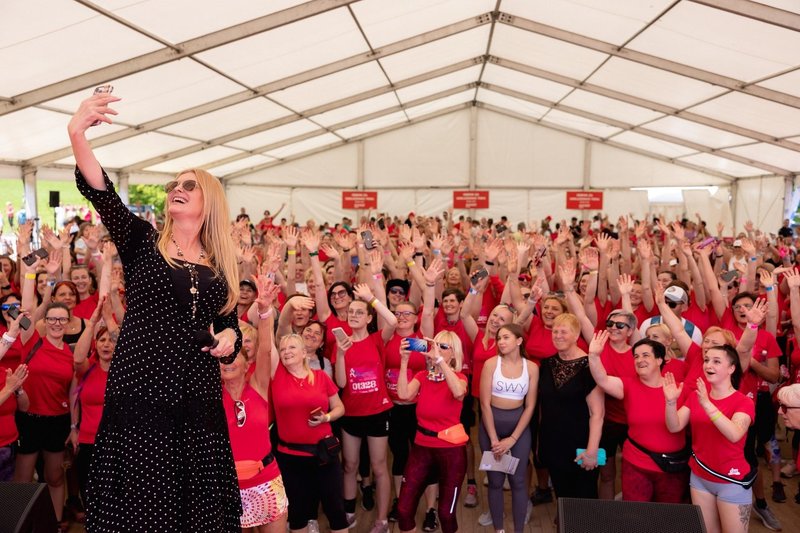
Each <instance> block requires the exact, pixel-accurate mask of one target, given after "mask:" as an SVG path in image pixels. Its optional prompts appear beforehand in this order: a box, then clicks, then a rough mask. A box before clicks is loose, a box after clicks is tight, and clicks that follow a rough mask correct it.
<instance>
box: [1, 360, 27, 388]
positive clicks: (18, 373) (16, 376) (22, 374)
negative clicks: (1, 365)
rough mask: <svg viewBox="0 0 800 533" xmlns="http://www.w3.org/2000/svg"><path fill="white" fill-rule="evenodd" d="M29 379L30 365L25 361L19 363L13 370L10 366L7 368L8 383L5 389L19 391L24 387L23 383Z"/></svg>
mask: <svg viewBox="0 0 800 533" xmlns="http://www.w3.org/2000/svg"><path fill="white" fill-rule="evenodd" d="M26 379H28V365H26V364H25V363H23V364H21V365H19V366H18V367H17V368H16V369H15V370H14V371H13V372H12V371H11V369H10V368H6V385H5V387H4V388H5V389H6V390H8V391H10V392H17V391H18V390H19V389H21V388H22V384H23V383H25V380H26Z"/></svg>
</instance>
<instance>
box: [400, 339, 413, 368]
mask: <svg viewBox="0 0 800 533" xmlns="http://www.w3.org/2000/svg"><path fill="white" fill-rule="evenodd" d="M410 357H411V351H410V350H409V349H408V339H403V340H401V341H400V362H401V363H406V364H408V360H409V358H410Z"/></svg>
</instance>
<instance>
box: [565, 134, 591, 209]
mask: <svg viewBox="0 0 800 533" xmlns="http://www.w3.org/2000/svg"><path fill="white" fill-rule="evenodd" d="M591 188H592V141H590V140H589V139H586V140H585V141H584V142H583V190H584V191H588V190H589V189H591ZM565 201H566V200H565ZM586 214H587V211H586V210H585V209H582V210H581V220H586Z"/></svg>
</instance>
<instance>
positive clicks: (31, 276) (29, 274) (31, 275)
mask: <svg viewBox="0 0 800 533" xmlns="http://www.w3.org/2000/svg"><path fill="white" fill-rule="evenodd" d="M25 279H36V274H35V273H33V272H26V273H25Z"/></svg>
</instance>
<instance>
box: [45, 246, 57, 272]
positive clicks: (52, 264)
mask: <svg viewBox="0 0 800 533" xmlns="http://www.w3.org/2000/svg"><path fill="white" fill-rule="evenodd" d="M44 269H45V271H46V272H47V277H48V278H50V279H53V278H58V274H59V273H60V272H61V248H54V249H53V251H52V252H50V255H49V256H48V257H47V264H46V265H45V266H44Z"/></svg>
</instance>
